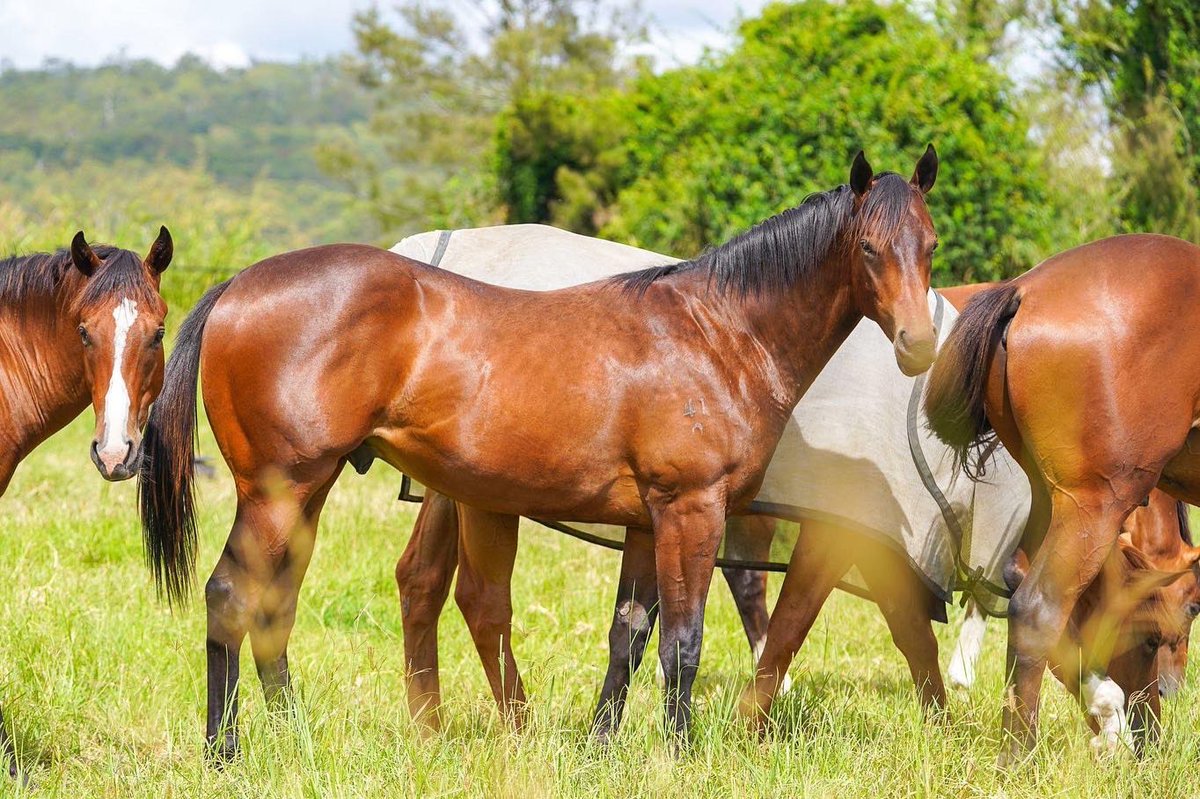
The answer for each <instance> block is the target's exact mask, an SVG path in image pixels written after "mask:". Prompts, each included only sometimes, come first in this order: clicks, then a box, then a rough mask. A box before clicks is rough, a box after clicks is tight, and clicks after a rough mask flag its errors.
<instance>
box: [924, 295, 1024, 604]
mask: <svg viewBox="0 0 1200 799" xmlns="http://www.w3.org/2000/svg"><path fill="white" fill-rule="evenodd" d="M936 296H937V308H936V309H935V310H934V315H933V326H934V327H935V328H938V329H939V330H940V329H941V326H942V318H943V316H944V315H945V310H946V301H945V299H943V298H942V295H941V294H937V295H936ZM927 378H928V373H925V374H922V375H920V376H919V377H918V378H917V379H916V380H915V381H913V389H912V394H910V395H909V398H908V420H907V422H908V423H907V427H908V451H909V453H910V454H911V455H912V460H913V465H914V466H915V467H916V469H917V474H918V475H919V476H920V478H921V483H922V485H924V486H925V490H926V491H928V492H929V496H930V497H932V498H933V501H934V502H936V503H937V506H938V509H939V510H941V512H942V519H943V520H944V521H945V522H946V529H947V530H949V531H950V537H951V542H950V544H951V546H952V547H953V548H954V551H955V562H956V563H957V564H958V580H957V581H956V582H957V585H956V586H955V587H956V588H957V589H959V590H960V591H962V592H963V601H964V602H965V601H966V597H967V596H968V595H970V594H973V593H974V592H975V590H976V588H977V587H978V588H983V589H984V590H986V591H988V592H990V593H992V594H995V595H996V596H1000V597H1004V598H1005V599H1007V598H1009V597H1011V596H1012V591H1009V590H1008V589H1007V588H1006V587H1001V586H998V585H993V584H992V582H991V581H990V580H986V579H984V576H983V568H982V567H980V568H975V569H972V568H971V565H970V564H969V563H967V561H966V560H965V559H964V558H963V552H970V551H971V546H970V544H971V541H970V534H969V533H968V532H967V531H965V530H964V529H963V526H962V523H961V522H960V521H959V519H958V514H956V513H955V512H954V508H953V507H951V505H950V501H949V500H948V499H946V495H945V494H944V493H942V489H941V487H940V486H938V484H937V480H936V479H934V476H933V471H932V470H931V469H930V468H929V461H928V460H926V458H925V451H924V450H922V449H921V438H920V436H919V435H918V434H917V430H918V428H917V425H918V424H920V422H921V396H922V394H923V393H924V390H925V382H926V380H927Z"/></svg>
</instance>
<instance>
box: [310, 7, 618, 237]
mask: <svg viewBox="0 0 1200 799" xmlns="http://www.w3.org/2000/svg"><path fill="white" fill-rule="evenodd" d="M490 8H491V6H487V5H485V4H479V5H478V6H477V11H478V13H479V14H480V15H485V16H487V15H488V14H489V10H488V9H490ZM354 33H355V39H356V42H357V48H358V53H357V54H356V55H355V56H353V57H351V58H349V59H348V60H347V65H348V67H349V69H350V70H351V72H352V73H353V74H355V75H356V77H357V79H358V81H359V82H360V83H361V84H362V85H363V86H364V87H366V88H367V89H368V90H369V91H370V92H371V94H372V97H373V98H374V100H375V110H374V113H373V114H372V115H371V118H370V121H369V123H367V124H365V125H359V126H356V127H355V128H354V130H353V131H351V132H350V133H348V134H346V135H343V136H341V137H339V138H338V139H337V140H336V141H334V142H332V143H330V144H329V145H327V146H325V147H324V148H323V150H322V165H323V167H324V168H325V170H326V171H327V172H328V173H329V174H331V175H334V176H337V177H338V178H339V179H341V180H343V181H344V182H345V183H346V184H347V185H348V186H349V187H351V188H352V190H353V191H354V192H355V193H356V195H358V196H359V197H362V198H364V199H366V200H367V201H368V202H369V203H370V205H371V207H372V208H373V209H374V212H375V215H376V217H377V219H378V221H379V223H380V225H381V227H383V228H384V229H385V230H388V231H392V232H394V233H395V234H396V235H399V234H401V233H410V232H413V231H416V230H424V229H428V228H431V227H438V226H445V227H458V226H464V225H470V224H480V223H483V222H489V221H501V220H502V219H503V218H504V217H505V216H506V214H505V212H504V208H503V205H504V204H505V203H508V202H510V201H511V200H512V197H513V194H514V188H513V187H514V186H517V187H521V188H522V189H523V188H525V187H526V186H527V184H528V183H529V181H530V180H531V179H532V180H534V181H535V183H536V182H537V181H539V180H541V179H542V178H541V176H540V175H539V173H538V170H537V169H524V168H522V169H521V170H519V174H506V173H504V172H501V173H500V174H496V173H494V172H493V171H492V169H491V167H492V166H493V163H494V162H493V160H492V149H491V137H492V131H493V127H494V124H495V119H496V114H497V113H498V112H500V111H501V110H502V109H504V108H508V109H509V110H508V112H507V114H506V117H505V118H506V120H507V121H509V122H510V123H513V124H515V125H520V124H521V123H522V119H523V111H522V109H523V108H524V107H525V103H526V102H527V98H529V97H530V96H532V95H536V94H538V93H539V92H544V91H548V90H550V91H562V90H565V89H567V88H570V89H571V90H572V91H574V92H579V93H583V94H588V93H591V92H593V91H595V90H597V89H599V88H602V87H605V86H610V85H613V84H614V83H616V82H617V81H619V80H620V78H621V76H622V75H623V74H624V69H623V67H622V57H621V48H622V46H623V45H624V44H625V43H627V42H630V41H634V40H637V39H638V38H639V37H640V36H641V27H640V17H639V13H638V9H637V6H636V5H630V4H628V3H624V2H622V3H615V2H611V1H610V0H504V1H503V2H500V3H498V4H497V5H496V6H495V8H494V11H492V12H491V13H490V16H487V22H486V23H485V24H484V25H483V30H482V38H483V44H482V45H478V44H477V43H476V42H474V41H473V40H472V38H471V36H470V35H469V34H468V31H467V30H466V29H465V28H464V26H463V24H462V22H461V21H460V19H459V18H458V17H457V16H456V15H455V14H454V13H453V12H451V11H449V10H444V9H431V8H428V7H426V6H425V5H424V4H422V3H420V2H406V3H404V4H402V5H400V6H398V7H397V9H396V19H395V21H394V22H393V21H392V19H391V18H390V17H388V16H387V15H385V14H384V13H383V12H382V11H380V10H379V9H378V8H377V7H373V8H371V9H369V10H367V11H364V12H361V13H359V14H358V15H356V17H355V19H354ZM533 193H534V194H535V195H536V194H537V191H536V189H535V190H534V191H533ZM534 205H535V206H537V205H538V202H537V201H536V200H535V201H534ZM507 216H508V218H509V220H510V221H512V214H511V213H509V214H507Z"/></svg>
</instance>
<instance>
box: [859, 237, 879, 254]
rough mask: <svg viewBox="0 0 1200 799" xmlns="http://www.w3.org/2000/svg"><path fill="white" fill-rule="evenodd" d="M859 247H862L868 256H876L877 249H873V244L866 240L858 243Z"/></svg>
mask: <svg viewBox="0 0 1200 799" xmlns="http://www.w3.org/2000/svg"><path fill="white" fill-rule="evenodd" d="M858 246H859V247H862V251H863V252H865V253H866V254H867V255H874V254H875V248H874V247H872V246H871V242H869V241H867V240H866V239H860V240H859V242H858Z"/></svg>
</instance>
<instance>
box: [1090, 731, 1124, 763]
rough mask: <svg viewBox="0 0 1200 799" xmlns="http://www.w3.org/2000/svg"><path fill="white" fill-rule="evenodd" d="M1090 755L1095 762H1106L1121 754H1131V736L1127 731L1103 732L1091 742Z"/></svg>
mask: <svg viewBox="0 0 1200 799" xmlns="http://www.w3.org/2000/svg"><path fill="white" fill-rule="evenodd" d="M1090 743H1091V748H1092V755H1094V756H1095V758H1096V759H1097V760H1108V759H1110V758H1114V757H1119V756H1121V755H1122V754H1133V736H1131V735H1130V734H1129V731H1128V730H1123V731H1121V732H1115V731H1112V730H1103V731H1101V732H1100V733H1099V734H1098V735H1096V736H1094V737H1093V738H1092V740H1091V742H1090Z"/></svg>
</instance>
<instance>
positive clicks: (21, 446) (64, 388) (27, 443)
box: [0, 285, 89, 454]
mask: <svg viewBox="0 0 1200 799" xmlns="http://www.w3.org/2000/svg"><path fill="white" fill-rule="evenodd" d="M70 289H71V286H70V285H64V286H63V287H62V290H63V291H68V290H70ZM19 305H20V307H19V308H11V309H9V310H6V311H4V312H3V313H0V387H2V388H0V407H3V408H4V418H3V420H0V436H2V437H3V443H4V444H5V445H7V446H9V447H11V448H14V449H15V450H16V451H18V452H21V453H22V454H24V453H25V452H26V451H27V450H28V449H29V448H31V447H32V446H34V445H36V444H37V443H38V442H40V441H41V440H43V439H44V438H45V437H46V436H48V435H50V434H51V433H53V432H54V431H55V430H57V429H58V428H59V427H62V426H63V425H64V424H66V423H67V422H68V421H70V420H71V419H73V418H74V417H75V416H77V415H78V414H79V412H80V411H82V410H83V408H84V407H86V406H87V403H88V400H89V395H88V389H87V381H86V377H85V374H84V367H83V359H82V357H81V356H80V352H79V350H80V344H79V336H78V333H77V332H76V330H75V328H76V326H77V321H76V320H75V319H74V317H73V315H71V314H66V313H64V310H65V307H64V304H63V303H62V302H61V300H60V298H58V297H37V298H27V299H24V300H22V301H21V303H20V304H19Z"/></svg>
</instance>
